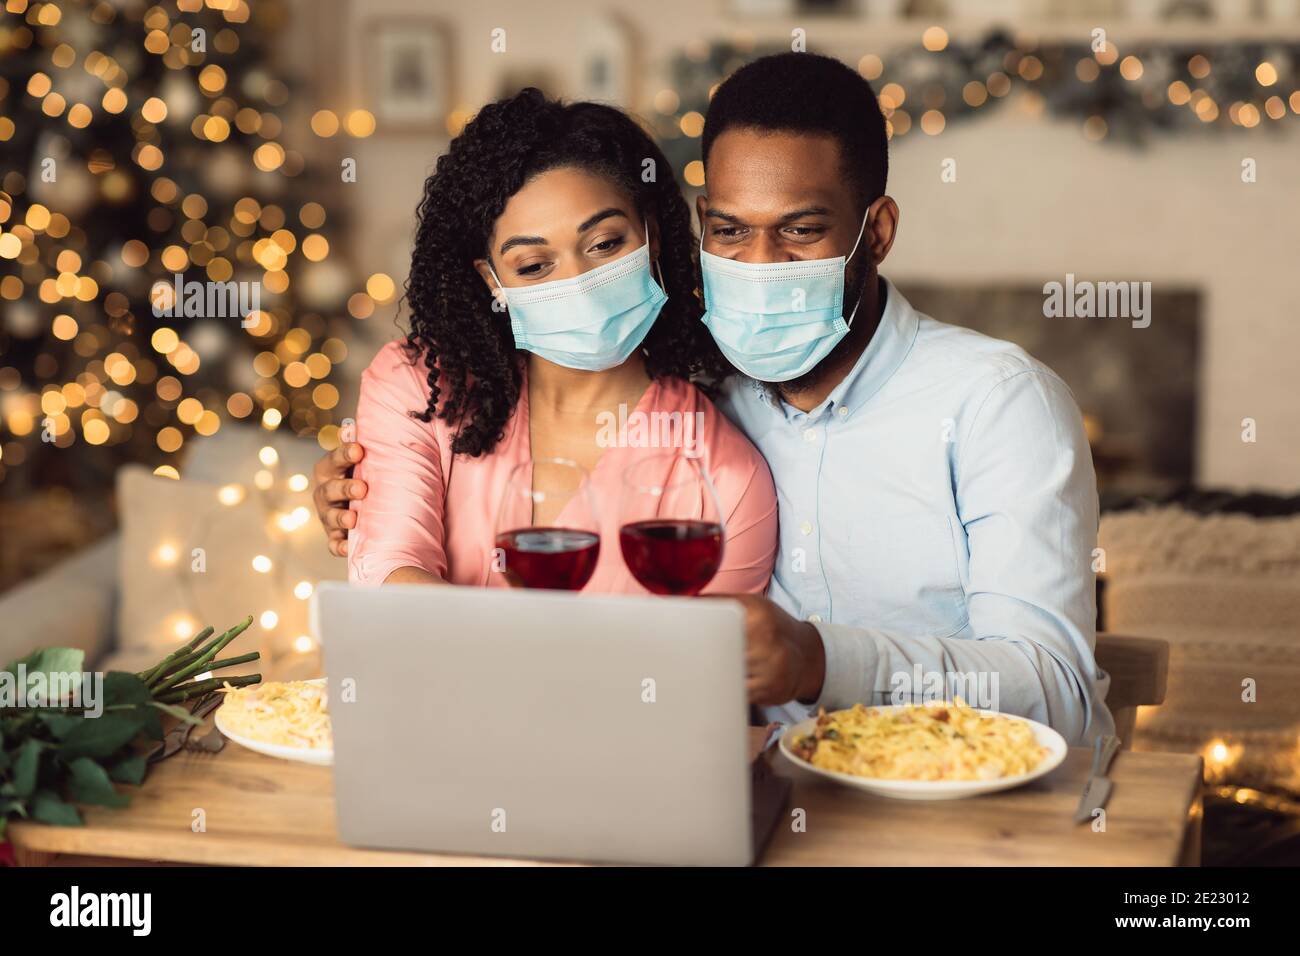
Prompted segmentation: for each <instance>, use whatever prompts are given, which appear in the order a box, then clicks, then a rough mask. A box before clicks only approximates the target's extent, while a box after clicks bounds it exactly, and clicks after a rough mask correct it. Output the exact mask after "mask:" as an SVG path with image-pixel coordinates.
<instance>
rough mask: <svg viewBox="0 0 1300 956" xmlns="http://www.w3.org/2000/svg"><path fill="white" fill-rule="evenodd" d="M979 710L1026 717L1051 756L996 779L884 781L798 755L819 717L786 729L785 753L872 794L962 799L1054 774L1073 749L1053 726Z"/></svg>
mask: <svg viewBox="0 0 1300 956" xmlns="http://www.w3.org/2000/svg"><path fill="white" fill-rule="evenodd" d="M903 706H906V705H900V706H886V707H873V708H871V709H872V710H902V709H903ZM975 712H976V713H977V714H989V715H992V716H1000V717H1007V718H1009V719H1011V720H1023V721H1024V722H1025V723H1027V724H1028V725H1029V726H1030V728H1032V729H1033V731H1034V737H1035V738H1037V740H1038V743H1039V744H1040V745H1041V746H1043V747H1046V748H1047V755H1046V756H1044V757H1043V759H1042V760H1041V761H1040V762H1039V764H1038V766H1037V767H1035V768H1034V769H1033V770H1031V771H1029V773H1022V774H1019V775H1018V776H1015V777H998V778H997V779H995V780H881V779H879V778H876V777H859V776H856V775H854V774H851V773H840V772H839V771H837V770H824V769H822V768H821V767H814V766H813V765H812V764H810V763H808V761H806V760H804V759H802V758H801V757H796V756H795V755H794V753H793V752H792V751H791V749H790V747H791V745H792V744H793V742H794V738H795V737H798V736H800V735H802V734H807V733H811V732H812V729H813V725H814V724H816V723H817V718H816V717H810V718H809V719H808V720H802V721H800V722H799V723H797V724H794V725H792V726H790V727H787V728H786V731H785V733H784V734H782V735H781V753H782V754H784V755H785V758H786V759H787V760H789V761H790V762H791V763H793V764H794V765H795V766H796V767H800V768H802V769H804V770H807V771H808V772H810V773H815V774H817V775H818V776H822V777H826V778H827V779H830V780H834V781H835V782H836V783H842V784H844V785H845V786H848V787H857V788H858V789H859V790H865V791H867V792H868V793H874V794H876V795H878V796H882V797H893V798H894V799H896V800H959V799H961V798H962V797H975V796H979V795H980V794H981V793H995V792H996V791H998V790H1010V789H1011V788H1012V787H1019V786H1021V785H1023V784H1026V783H1029V781H1031V780H1037V779H1038V778H1039V777H1042V776H1045V775H1046V774H1049V773H1051V772H1052V771H1053V770H1055V769H1056V768H1057V767H1058V766H1060V764H1061V761H1062V760H1064V759H1065V753H1066V751H1067V750H1068V749H1069V748H1068V746H1067V745H1066V743H1065V738H1064V737H1062V736H1061V735H1060V734H1058V733H1057V732H1056V731H1055V730H1053V729H1052V728H1051V727H1048V726H1046V725H1044V724H1040V723H1038V722H1037V721H1034V720H1029V719H1028V718H1026V717H1017V716H1014V715H1012V714H998V713H997V711H992V710H976V711H975Z"/></svg>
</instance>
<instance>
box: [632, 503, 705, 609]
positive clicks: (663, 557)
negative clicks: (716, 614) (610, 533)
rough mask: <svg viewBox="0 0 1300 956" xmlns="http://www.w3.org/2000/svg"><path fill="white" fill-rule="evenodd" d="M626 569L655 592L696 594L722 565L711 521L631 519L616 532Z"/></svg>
mask: <svg viewBox="0 0 1300 956" xmlns="http://www.w3.org/2000/svg"><path fill="white" fill-rule="evenodd" d="M618 540H619V544H620V545H621V546H622V548H623V560H624V561H626V562H627V567H628V570H629V571H631V572H632V577H634V578H636V579H637V580H638V581H640V582H641V584H643V585H644V586H645V588H646V589H647V590H649V591H652V592H654V593H655V594H699V593H700V591H701V590H703V589H704V586H705V585H706V584H708V583H709V582H710V581H712V580H713V576H714V575H715V574H717V573H718V566H719V565H720V564H722V526H721V525H720V524H718V523H717V522H714V521H672V520H667V519H655V520H653V521H634V522H633V523H632V524H625V525H623V527H622V529H621V530H620V531H619V533H618Z"/></svg>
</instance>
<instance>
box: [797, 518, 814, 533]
mask: <svg viewBox="0 0 1300 956" xmlns="http://www.w3.org/2000/svg"><path fill="white" fill-rule="evenodd" d="M799 530H800V531H802V532H803V533H804V534H812V522H811V521H805V522H804V523H803V524H801V525H799Z"/></svg>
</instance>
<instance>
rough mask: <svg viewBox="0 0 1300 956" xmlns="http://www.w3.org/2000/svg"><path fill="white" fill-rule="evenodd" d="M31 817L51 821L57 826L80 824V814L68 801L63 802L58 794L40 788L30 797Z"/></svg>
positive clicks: (43, 821)
mask: <svg viewBox="0 0 1300 956" xmlns="http://www.w3.org/2000/svg"><path fill="white" fill-rule="evenodd" d="M32 819H33V820H39V821H40V822H41V823H52V824H54V825H55V826H59V827H79V826H81V814H79V813H78V812H77V808H76V807H74V806H73V805H72V804H70V803H64V802H63V801H62V800H60V799H59V797H58V794H56V793H54V792H53V791H51V790H42V791H40V792H39V793H38V794H36V796H35V797H34V798H32Z"/></svg>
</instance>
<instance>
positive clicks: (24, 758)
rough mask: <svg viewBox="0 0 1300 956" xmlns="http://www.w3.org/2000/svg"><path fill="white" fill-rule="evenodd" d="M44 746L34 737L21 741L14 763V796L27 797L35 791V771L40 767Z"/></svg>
mask: <svg viewBox="0 0 1300 956" xmlns="http://www.w3.org/2000/svg"><path fill="white" fill-rule="evenodd" d="M44 747H45V744H43V743H41V742H40V741H39V740H37V739H36V738H34V737H29V738H28V739H27V740H25V741H23V745H22V747H21V748H20V749H19V751H18V759H17V760H15V761H14V795H15V796H19V797H29V796H31V795H32V791H33V790H35V789H36V777H37V771H38V770H39V769H40V765H41V750H42V749H43V748H44Z"/></svg>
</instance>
